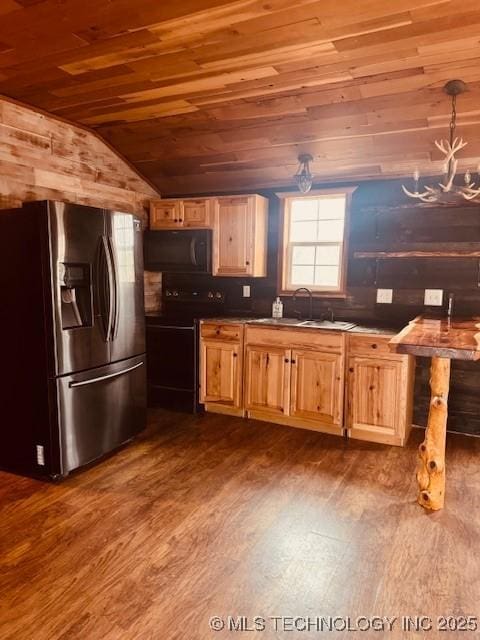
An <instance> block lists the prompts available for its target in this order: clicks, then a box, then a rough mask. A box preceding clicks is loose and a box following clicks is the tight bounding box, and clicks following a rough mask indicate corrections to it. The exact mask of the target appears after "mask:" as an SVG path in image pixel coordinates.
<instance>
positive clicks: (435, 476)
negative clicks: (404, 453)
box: [417, 356, 450, 511]
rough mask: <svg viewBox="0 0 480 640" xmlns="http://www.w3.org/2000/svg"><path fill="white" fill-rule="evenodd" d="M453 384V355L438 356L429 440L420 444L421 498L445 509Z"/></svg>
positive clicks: (432, 377)
mask: <svg viewBox="0 0 480 640" xmlns="http://www.w3.org/2000/svg"><path fill="white" fill-rule="evenodd" d="M449 387H450V359H449V358H441V357H438V356H434V357H433V358H432V366H431V369H430V389H431V391H432V396H431V400H430V410H429V413H428V424H427V430H426V433H425V440H424V441H423V442H422V444H421V445H420V447H419V462H418V470H417V481H418V487H419V493H418V502H419V503H420V504H421V505H422V507H425V508H426V509H432V510H434V511H436V510H437V509H442V508H443V504H444V500H445V441H446V431H447V416H448V391H449Z"/></svg>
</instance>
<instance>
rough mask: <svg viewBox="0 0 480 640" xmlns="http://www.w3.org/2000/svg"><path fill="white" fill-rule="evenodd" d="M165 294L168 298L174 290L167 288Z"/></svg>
mask: <svg viewBox="0 0 480 640" xmlns="http://www.w3.org/2000/svg"><path fill="white" fill-rule="evenodd" d="M165 295H166V296H167V298H169V297H170V296H171V295H172V292H171V291H170V290H169V289H167V290H166V291H165Z"/></svg>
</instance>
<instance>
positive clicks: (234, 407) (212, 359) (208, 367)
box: [200, 322, 245, 416]
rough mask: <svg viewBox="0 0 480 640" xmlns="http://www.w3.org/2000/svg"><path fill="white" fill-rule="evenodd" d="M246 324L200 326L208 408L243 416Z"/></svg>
mask: <svg viewBox="0 0 480 640" xmlns="http://www.w3.org/2000/svg"><path fill="white" fill-rule="evenodd" d="M242 373H243V325H241V324H238V325H235V324H230V323H227V324H225V325H222V324H219V323H203V322H202V324H201V326H200V402H202V403H203V404H205V409H206V410H207V411H215V412H217V413H226V414H229V415H234V416H243V415H244V414H245V411H244V409H243V385H242Z"/></svg>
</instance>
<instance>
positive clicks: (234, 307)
mask: <svg viewBox="0 0 480 640" xmlns="http://www.w3.org/2000/svg"><path fill="white" fill-rule="evenodd" d="M261 194H262V195H265V196H267V197H268V198H269V199H270V203H271V204H270V216H269V249H268V277H266V278H250V279H249V278H213V277H210V276H189V277H188V281H189V283H190V284H195V282H198V285H200V284H203V285H205V284H209V286H211V287H212V288H213V289H222V290H224V291H226V293H227V300H226V308H227V311H228V313H229V314H232V315H235V314H242V315H246V314H254V315H270V314H271V304H272V301H273V299H274V298H275V296H276V292H277V257H278V218H279V205H280V203H279V200H278V198H277V197H276V196H275V193H273V192H268V191H264V192H261ZM464 242H469V243H478V245H477V247H476V248H478V249H480V206H478V205H471V204H466V205H465V206H459V207H448V208H447V207H439V206H436V207H430V206H429V207H418V206H415V203H413V202H412V201H411V200H408V199H407V198H406V197H405V196H403V194H402V191H401V182H400V181H398V180H395V181H393V180H388V181H378V182H365V183H362V184H360V185H359V186H358V188H357V190H356V191H355V193H354V195H353V199H352V210H351V215H350V229H349V260H348V277H347V289H348V294H347V297H346V298H343V299H335V298H329V299H327V298H317V299H315V301H314V316H315V317H321V316H322V314H324V313H326V311H327V309H328V308H329V307H331V308H332V309H333V310H334V312H335V317H336V318H337V319H345V320H357V321H359V322H362V321H363V322H379V323H380V322H381V323H383V324H389V325H392V326H401V325H402V324H406V323H407V322H408V321H409V320H411V319H412V318H414V317H415V316H416V315H418V314H420V313H425V312H428V311H437V312H438V308H435V309H433V310H432V309H428V308H426V307H424V306H423V295H424V289H425V288H438V289H444V291H445V296H444V300H446V297H447V294H448V293H449V292H452V293H454V295H455V311H456V313H458V314H461V315H480V288H479V265H480V262H479V260H478V259H476V258H441V257H438V258H437V257H436V258H401V259H386V260H381V261H378V262H377V261H376V260H375V259H371V258H368V259H359V258H354V257H353V254H354V252H355V251H359V250H368V251H382V250H391V249H392V248H393V247H395V248H398V249H401V250H408V249H409V248H415V245H418V244H421V245H422V249H430V250H432V251H437V250H445V249H448V248H452V249H455V248H459V246H461V245H459V243H464ZM165 282H166V285H168V286H175V284H176V283H178V285H179V286H181V283H182V277H181V276H173V275H167V274H166V275H165ZM244 284H249V285H250V286H251V294H252V295H251V298H243V297H242V285H244ZM377 288H389V289H390V288H391V289H394V295H393V304H391V305H383V304H381V305H378V304H376V289H377ZM283 301H284V315H291V314H292V311H293V304H292V301H291V299H288V298H284V299H283ZM302 304H303V311H304V313H305V314H306V313H307V312H308V310H307V304H308V303H307V300H300V301H298V302H297V308H301V307H302ZM428 364H429V363H428V360H426V359H423V358H418V359H417V371H416V386H415V415H414V422H415V423H416V424H419V425H425V424H426V419H427V414H428V401H429V396H430V393H429V388H428V378H429V370H428ZM448 428H449V429H450V430H452V431H461V432H464V433H471V434H476V435H480V363H478V364H476V363H468V362H465V363H462V362H453V363H452V380H451V390H450V406H449V421H448Z"/></svg>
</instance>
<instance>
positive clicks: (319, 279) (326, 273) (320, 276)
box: [315, 266, 340, 287]
mask: <svg viewBox="0 0 480 640" xmlns="http://www.w3.org/2000/svg"><path fill="white" fill-rule="evenodd" d="M339 275H340V269H339V267H323V266H322V267H315V285H316V286H317V287H318V286H324V287H338V285H339Z"/></svg>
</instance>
